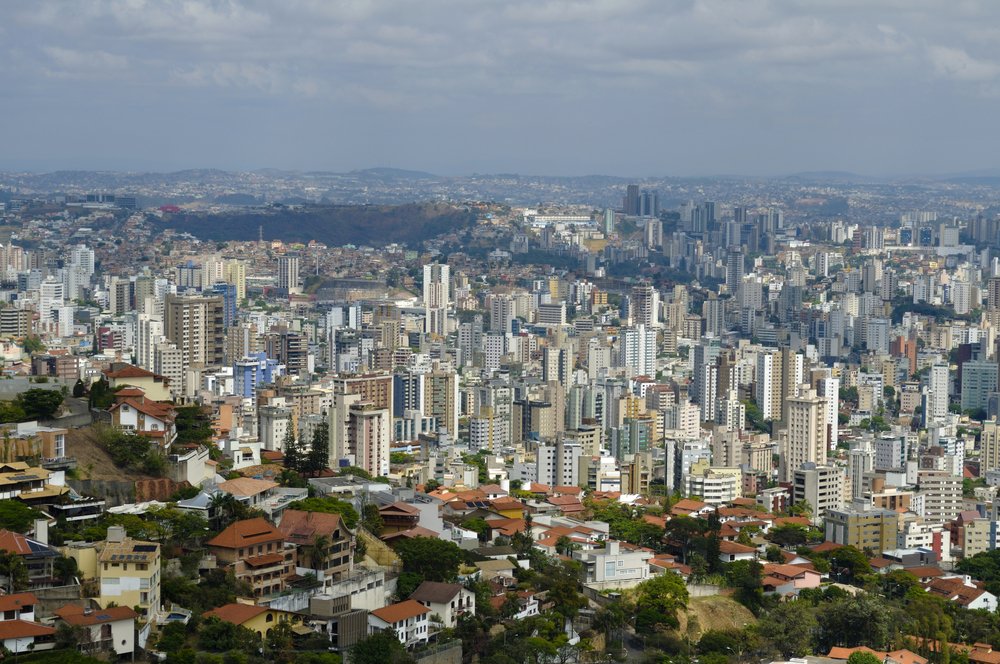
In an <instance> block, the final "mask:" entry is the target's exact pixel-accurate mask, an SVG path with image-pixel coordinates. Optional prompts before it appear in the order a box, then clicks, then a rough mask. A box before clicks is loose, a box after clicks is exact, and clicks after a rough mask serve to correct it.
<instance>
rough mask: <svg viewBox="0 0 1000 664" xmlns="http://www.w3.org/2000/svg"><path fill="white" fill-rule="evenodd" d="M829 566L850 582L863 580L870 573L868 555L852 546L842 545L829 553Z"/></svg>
mask: <svg viewBox="0 0 1000 664" xmlns="http://www.w3.org/2000/svg"><path fill="white" fill-rule="evenodd" d="M830 566H831V569H833V570H834V571H837V572H839V573H840V574H841V575H846V576H847V577H848V579H849V580H850V581H852V582H858V581H859V580H863V579H864V577H866V576H868V575H870V574H871V564H870V563H869V562H868V556H866V555H865V554H864V553H863V552H862V551H860V550H858V549H856V548H855V547H853V546H842V547H840V548H838V549H835V550H834V551H832V552H831V553H830Z"/></svg>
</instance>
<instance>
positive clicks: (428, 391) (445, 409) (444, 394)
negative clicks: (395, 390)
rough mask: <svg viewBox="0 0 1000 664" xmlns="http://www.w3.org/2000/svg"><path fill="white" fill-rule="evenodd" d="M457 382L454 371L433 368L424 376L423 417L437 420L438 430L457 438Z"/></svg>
mask: <svg viewBox="0 0 1000 664" xmlns="http://www.w3.org/2000/svg"><path fill="white" fill-rule="evenodd" d="M458 414H459V398H458V380H457V376H456V375H455V372H454V371H447V370H444V369H441V368H439V367H435V369H434V370H433V371H431V372H430V373H427V374H425V375H424V415H427V416H428V417H433V418H436V419H437V423H438V429H439V430H440V429H446V430H447V431H448V433H449V434H450V435H451V436H453V437H454V436H458Z"/></svg>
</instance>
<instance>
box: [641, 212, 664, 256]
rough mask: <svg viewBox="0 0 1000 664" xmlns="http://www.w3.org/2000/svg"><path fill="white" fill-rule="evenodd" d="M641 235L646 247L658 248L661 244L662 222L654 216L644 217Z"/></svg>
mask: <svg viewBox="0 0 1000 664" xmlns="http://www.w3.org/2000/svg"><path fill="white" fill-rule="evenodd" d="M643 236H644V238H645V241H646V248H647V249H660V248H661V247H662V246H663V222H662V221H660V220H659V219H656V218H655V217H650V218H648V219H646V224H645V226H643Z"/></svg>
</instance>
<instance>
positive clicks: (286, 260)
mask: <svg viewBox="0 0 1000 664" xmlns="http://www.w3.org/2000/svg"><path fill="white" fill-rule="evenodd" d="M299 268H300V258H299V256H298V254H286V255H284V256H282V257H281V258H279V259H278V288H279V289H280V290H282V291H284V292H285V293H289V294H291V293H301V292H302V291H301V289H300V288H299Z"/></svg>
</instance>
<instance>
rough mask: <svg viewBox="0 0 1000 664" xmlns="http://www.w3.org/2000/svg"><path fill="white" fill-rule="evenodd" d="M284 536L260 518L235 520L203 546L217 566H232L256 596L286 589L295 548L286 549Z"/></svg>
mask: <svg viewBox="0 0 1000 664" xmlns="http://www.w3.org/2000/svg"><path fill="white" fill-rule="evenodd" d="M284 539H285V536H284V535H283V534H282V533H281V531H280V530H278V529H277V528H275V527H274V526H272V525H271V524H270V523H268V522H267V521H265V520H264V519H262V518H256V519H244V520H243V521H237V522H236V523H234V524H232V525H230V526H229V527H228V528H226V529H225V530H223V531H222V532H221V533H219V534H218V535H216V536H215V537H213V538H212V539H210V540H208V542H206V543H205V545H206V547H207V548H208V551H209V553H212V554H214V555H215V557H216V559H218V561H219V563H220V564H222V565H224V566H227V567H231V568H232V570H233V574H234V575H235V576H236V578H237V579H240V580H245V581H247V582H249V583H250V585H251V586H252V587H253V589H254V594H255V595H257V596H258V597H260V596H263V595H270V594H274V593H279V592H281V591H282V590H284V589H285V586H286V584H287V580H288V577H289V576H291V575H293V574H294V573H295V564H296V555H295V552H296V550H295V546H294V545H291V544H290V545H288V546H287V547H286V546H285V542H284Z"/></svg>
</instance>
